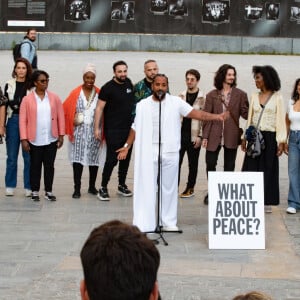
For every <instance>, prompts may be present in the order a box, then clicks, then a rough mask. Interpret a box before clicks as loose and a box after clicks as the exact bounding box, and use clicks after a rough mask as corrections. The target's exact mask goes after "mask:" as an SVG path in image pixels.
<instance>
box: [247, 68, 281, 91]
mask: <svg viewBox="0 0 300 300" xmlns="http://www.w3.org/2000/svg"><path fill="white" fill-rule="evenodd" d="M252 73H253V75H254V77H255V75H257V74H261V76H262V77H263V80H264V84H265V87H266V89H267V90H269V91H272V92H274V91H279V90H280V88H281V83H280V78H279V76H278V73H277V71H276V70H275V69H274V68H273V67H272V66H253V67H252Z"/></svg>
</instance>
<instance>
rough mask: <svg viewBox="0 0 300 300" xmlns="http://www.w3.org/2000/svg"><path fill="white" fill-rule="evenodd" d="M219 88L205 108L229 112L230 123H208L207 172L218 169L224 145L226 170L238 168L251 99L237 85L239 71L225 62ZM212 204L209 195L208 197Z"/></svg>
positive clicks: (218, 77) (217, 81)
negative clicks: (242, 125) (242, 129)
mask: <svg viewBox="0 0 300 300" xmlns="http://www.w3.org/2000/svg"><path fill="white" fill-rule="evenodd" d="M214 86H215V89H214V90H212V91H210V92H209V93H208V94H207V95H206V102H205V106H204V111H207V112H210V113H214V114H218V113H222V112H224V111H229V113H230V117H229V118H228V119H227V120H226V122H215V121H210V122H204V123H203V131H202V136H203V140H202V147H204V148H206V155H205V161H206V172H207V173H208V172H209V171H216V166H217V161H218V156H219V152H220V150H221V147H223V149H224V171H234V168H235V160H236V154H237V148H238V146H239V143H238V141H239V138H240V134H241V133H240V130H239V119H240V117H242V118H244V119H247V117H248V108H249V102H248V97H247V94H246V93H245V92H244V91H242V90H240V89H238V88H236V70H235V68H234V67H233V66H231V65H228V64H224V65H222V66H221V67H220V68H219V69H218V71H217V72H216V75H215V78H214ZM204 203H205V204H208V195H206V196H205V198H204Z"/></svg>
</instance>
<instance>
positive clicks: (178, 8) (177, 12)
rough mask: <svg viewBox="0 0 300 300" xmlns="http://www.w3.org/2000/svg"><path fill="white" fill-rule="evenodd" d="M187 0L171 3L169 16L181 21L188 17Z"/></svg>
mask: <svg viewBox="0 0 300 300" xmlns="http://www.w3.org/2000/svg"><path fill="white" fill-rule="evenodd" d="M185 2H186V1H185V0H175V1H172V2H170V5H169V15H170V16H174V17H175V18H177V19H179V18H182V17H183V16H187V15H188V9H187V5H186V3H185Z"/></svg>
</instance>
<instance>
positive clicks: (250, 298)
mask: <svg viewBox="0 0 300 300" xmlns="http://www.w3.org/2000/svg"><path fill="white" fill-rule="evenodd" d="M232 300H272V298H271V297H270V296H268V295H266V294H264V293H261V292H256V291H253V292H249V293H247V294H243V295H238V296H235V297H234V298H233V299H232Z"/></svg>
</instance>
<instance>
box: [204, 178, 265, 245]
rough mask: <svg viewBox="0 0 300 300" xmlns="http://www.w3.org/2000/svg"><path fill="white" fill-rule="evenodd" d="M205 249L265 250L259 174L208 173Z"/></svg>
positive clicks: (261, 184)
mask: <svg viewBox="0 0 300 300" xmlns="http://www.w3.org/2000/svg"><path fill="white" fill-rule="evenodd" d="M208 195H209V204H208V222H209V224H208V233H209V249H265V218H264V217H265V215H264V186H263V173H262V172H208Z"/></svg>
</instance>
